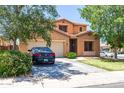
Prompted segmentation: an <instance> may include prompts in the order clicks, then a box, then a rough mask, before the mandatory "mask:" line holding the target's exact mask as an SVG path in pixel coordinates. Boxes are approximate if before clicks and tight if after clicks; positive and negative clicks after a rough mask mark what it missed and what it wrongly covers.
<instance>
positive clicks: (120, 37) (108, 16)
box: [80, 5, 124, 58]
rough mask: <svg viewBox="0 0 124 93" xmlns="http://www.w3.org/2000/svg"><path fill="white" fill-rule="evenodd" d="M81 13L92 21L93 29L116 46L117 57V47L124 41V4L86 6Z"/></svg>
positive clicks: (121, 45) (112, 45) (120, 46)
mask: <svg viewBox="0 0 124 93" xmlns="http://www.w3.org/2000/svg"><path fill="white" fill-rule="evenodd" d="M80 13H81V17H82V18H84V19H86V20H87V21H89V22H90V23H91V29H93V30H94V31H95V32H96V33H97V35H99V36H100V37H101V38H102V39H103V40H104V41H107V43H108V44H110V45H111V47H112V48H114V52H115V58H117V49H118V48H122V47H123V43H124V26H123V24H124V6H119V5H117V6H85V7H84V8H82V9H80Z"/></svg>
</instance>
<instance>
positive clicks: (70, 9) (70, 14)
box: [56, 5, 89, 25]
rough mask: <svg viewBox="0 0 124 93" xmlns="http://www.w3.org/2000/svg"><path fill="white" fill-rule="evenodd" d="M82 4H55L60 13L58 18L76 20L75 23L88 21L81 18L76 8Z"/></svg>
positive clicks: (81, 6)
mask: <svg viewBox="0 0 124 93" xmlns="http://www.w3.org/2000/svg"><path fill="white" fill-rule="evenodd" d="M83 7H84V6H83V5H57V6H56V8H57V11H58V13H59V15H60V18H66V19H68V20H70V21H73V22H77V23H84V24H88V25H89V23H88V22H87V21H86V20H84V19H83V18H81V15H80V13H79V11H78V8H83Z"/></svg>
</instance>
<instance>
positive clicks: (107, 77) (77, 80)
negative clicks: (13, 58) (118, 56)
mask: <svg viewBox="0 0 124 93" xmlns="http://www.w3.org/2000/svg"><path fill="white" fill-rule="evenodd" d="M12 81H13V79H8V80H0V87H23V88H25V87H26V88H37V87H40V88H73V87H83V86H91V85H100V84H110V83H117V82H124V71H114V72H103V73H90V74H88V75H75V76H72V77H70V79H69V80H57V79H43V80H42V79H41V80H39V81H37V82H35V83H34V82H28V81H23V82H15V83H13V82H12Z"/></svg>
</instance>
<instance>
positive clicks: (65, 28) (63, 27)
mask: <svg viewBox="0 0 124 93" xmlns="http://www.w3.org/2000/svg"><path fill="white" fill-rule="evenodd" d="M59 29H60V30H62V31H64V32H67V26H66V25H59Z"/></svg>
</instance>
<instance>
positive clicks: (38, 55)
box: [33, 54, 42, 57]
mask: <svg viewBox="0 0 124 93" xmlns="http://www.w3.org/2000/svg"><path fill="white" fill-rule="evenodd" d="M33 56H37V57H40V56H42V55H41V54H34V55H33Z"/></svg>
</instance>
